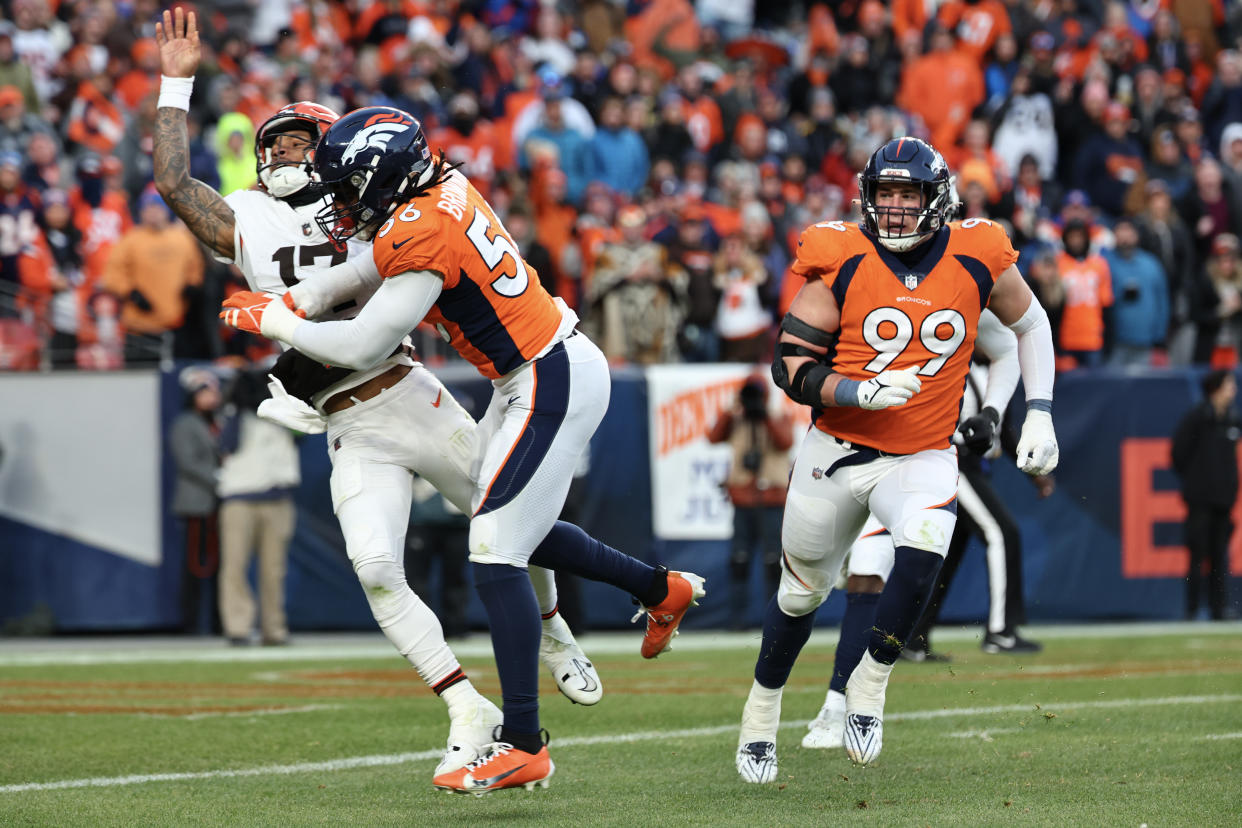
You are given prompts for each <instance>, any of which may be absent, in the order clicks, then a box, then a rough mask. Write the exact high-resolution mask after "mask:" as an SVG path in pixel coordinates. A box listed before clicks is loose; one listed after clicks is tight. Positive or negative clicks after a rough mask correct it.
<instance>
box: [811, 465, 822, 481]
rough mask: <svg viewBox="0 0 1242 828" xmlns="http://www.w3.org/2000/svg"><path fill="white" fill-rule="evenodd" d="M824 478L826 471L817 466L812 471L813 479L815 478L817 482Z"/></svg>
mask: <svg viewBox="0 0 1242 828" xmlns="http://www.w3.org/2000/svg"><path fill="white" fill-rule="evenodd" d="M823 476H824V470H823V469H821V468H820V467H819V466H816V467H815V468H813V469H811V477H813V478H815V479H816V480H819V479H821V478H822V477H823Z"/></svg>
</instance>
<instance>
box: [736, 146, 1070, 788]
mask: <svg viewBox="0 0 1242 828" xmlns="http://www.w3.org/2000/svg"><path fill="white" fill-rule="evenodd" d="M859 191H860V197H861V201H862V213H863V221H862V222H861V223H860V224H846V223H845V222H840V221H829V222H822V223H820V224H816V225H813V226H812V227H809V228H807V229H806V230H805V231H804V232H803V233H802V236H801V238H800V239H799V240H798V257H797V260H796V261H795V262H794V264H793V271H794V272H796V273H798V274H800V275H801V276H803V277H804V278H805V279H806V284H805V285H803V286H802V288H801V290H800V291H799V292H798V295H797V296H796V297H795V299H794V301H793V304H792V305H791V306H790V309H789V313H788V314H786V316H785V319H784V321H783V322H782V323H781V336H780V340H779V344H778V347H777V353H776V357H775V359H774V361H773V364H772V375H773V378H774V379H775V380H776V382H777V384H778V385H779V386H780V387H781V388H782V389H784V390H785V393H786V394H788V395H789V396H790V398H791V399H793V400H795V401H797V402H800V403H803V404H805V405H809V406H811V407H812V408H813V409H815V427H814V428H812V429H811V430H810V432H809V433H808V434H807V436H806V439H805V440H804V442H803V444H802V446H801V448H800V449H799V451H798V457H797V460H796V461H795V463H794V469H793V473H792V475H791V478H790V484H789V495H788V499H787V500H786V504H785V516H784V522H783V525H782V528H781V546H782V550H783V554H784V557H783V561H782V564H783V567H782V573H781V584H780V587H779V589H778V590H777V594H776V595H775V596H774V597H773V599H772V601H771V603H770V604H769V605H768V609H767V611H766V614H765V617H764V627H763V643H762V645H761V647H760V651H759V658H758V661H757V662H756V664H755V680H754V683H753V684H752V686H751V691H750V695H749V697H748V698H747V700H746V706H745V708H744V710H743V713H742V728H741V734H740V738H739V740H738V750H737V754H736V766H737V769H738V772H739V774H740V775H741V776H742V778H743V779H744V780H746V781H747V782H771V781H772V780H774V779H775V778H776V773H777V760H776V733H777V728H778V727H779V725H780V704H781V691H782V690H783V688H784V685H785V682H786V681H787V680H788V678H789V673H790V671H791V670H792V669H793V665H794V661H795V660H796V659H797V656H798V653H799V651H800V650H801V649H802V646H803V645H804V644H805V643H806V640H807V638H808V637H809V636H810V633H811V626H812V624H813V620H814V614H815V610H816V609H817V608H818V607H819V605H820V604H822V603H823V601H824V599H825V598H826V597H827V596H828V592H829V590H830V588H831V587H832V585H833V584H834V583H835V582H836V580H837V577H838V575H839V573H840V571H841V563H842V560H843V558H844V556H845V555H846V553H847V552H848V550H849V548H850V545H851V544H852V543H853V542H854V539H855V538H857V537H858V534H859V531H860V530H861V529H862V526H863V523H864V522H865V521H866V519H867V515H868V514H869V513H870V514H874V515H875V516H876V517H877V518H878V519H879V520H880V522H881V524H883V525H884V526H886V527H888V529H889V531H890V533H891V534H892V538H893V545H894V546H895V555H894V564H893V569H892V572H891V574H890V576H889V579H888V582H887V583H886V584H885V586H884V590H883V592H882V593H881V595H880V599H879V601H878V603H877V606H876V619H875V625H874V627H873V628H872V632H871V637H870V641H869V642H868V645H867V652H866V653H864V654H863V656H862V659H861V660H860V662H859V664H858V666H857V667H856V668H855V669H854V671H853V673H852V674H851V675H850V678H849V681H848V682H847V685H846V727H845V746H846V753H847V754H848V755H849V757H850V758H851V759H852V760H854V761H855V762H857V763H860V764H867V763H869V762H871V761H873V760H874V759H875V758H876V757H877V756H878V755H879V753H880V748H881V735H882V719H883V713H884V692H885V688H886V686H887V684H888V677H889V673H890V672H891V670H892V667H893V663H894V662H896V660H897V657H898V655H899V654H900V652H901V649H902V647H903V646H904V644H905V642H906V639H907V638H908V637H909V634H910V631H911V630H912V629H913V628H914V625H915V623H916V622H917V621H918V617H919V612H920V610H921V609H922V607H923V604H924V603H925V602H926V600H927V597H928V594H929V592H930V590H931V587H932V585H933V583H934V582H935V578H936V573H937V571H938V570H939V568H940V564H941V562H942V561H943V559H944V555H945V552H946V550H947V547H948V544H949V538H950V536H951V535H952V534H953V524H954V521H955V512H956V508H955V507H956V490H957V454H956V450H955V448H954V447H953V444H952V436H953V432H954V430H955V429H956V427H957V419H958V409H959V405H960V403H961V399H962V394H963V391H964V388H965V379H966V372H967V370H968V368H969V363H970V356H971V353H972V351H973V350H974V345H975V337H976V333H977V326H978V320H979V316H980V314H981V313H982V311H983V309H984V308H985V307H986V308H989V309H991V310H992V312H993V313H995V314H996V316H997V318H999V319H1000V321H1001V322H1003V323H1004V324H1006V325H1008V326H1009V327H1010V328H1011V329H1012V330H1013V331H1014V333H1016V334H1017V337H1018V359H1019V365H1020V369H1021V374H1022V379H1023V382H1024V384H1025V387H1026V397H1027V416H1026V421H1025V423H1024V424H1023V427H1022V436H1021V440H1020V442H1019V445H1018V465H1019V467H1020V468H1021V469H1022V470H1023V471H1025V472H1027V473H1029V474H1044V473H1047V472H1049V471H1051V470H1052V469H1053V468H1054V467H1055V466H1056V463H1057V443H1056V435H1055V433H1054V431H1053V428H1052V414H1051V410H1052V380H1053V350H1052V336H1051V331H1050V328H1049V326H1048V317H1047V315H1046V314H1045V313H1044V310H1043V308H1042V307H1040V305H1039V303H1038V302H1037V301H1036V300H1035V298H1034V297H1033V296H1032V294H1031V291H1030V289H1029V288H1028V287H1027V286H1026V283H1025V282H1024V281H1023V279H1022V275H1021V274H1020V273H1019V272H1018V269H1017V268H1016V267H1015V266H1014V262H1015V261H1016V259H1017V254H1016V253H1015V252H1014V250H1013V247H1012V246H1011V245H1010V243H1009V239H1008V236H1006V234H1005V231H1004V230H1003V229H1002V228H1001V227H1000V225H998V224H994V223H993V222H991V221H988V220H986V219H971V220H968V221H964V222H952V223H950V222H949V218H950V213H951V211H952V210H953V209H954V208H955V205H954V202H953V196H952V180H951V178H950V176H949V171H948V168H947V166H946V165H945V163H944V159H943V158H942V157H941V155H940V153H939V152H937V151H936V150H935V149H934V148H933V147H932V146H931V145H930V144H927V143H926V142H924V141H921V140H919V139H917V138H897V139H894V140H892V141H889V142H888V143H886V144H884V145H883V146H881V147H880V148H879V149H878V150H876V152H875V153H874V154H873V155H872V156H871V158H870V160H869V161H868V162H867V165H866V167H865V168H864V169H863V172H862V173H861V174H860V176H859ZM989 422H990V421H989Z"/></svg>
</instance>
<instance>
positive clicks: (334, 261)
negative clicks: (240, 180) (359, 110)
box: [221, 190, 415, 413]
mask: <svg viewBox="0 0 1242 828" xmlns="http://www.w3.org/2000/svg"><path fill="white" fill-rule="evenodd" d="M224 201H225V203H226V204H228V205H229V207H230V208H232V210H233V219H234V220H233V250H234V258H233V260H232V262H233V264H235V265H237V267H238V269H240V270H241V272H242V275H243V276H245V277H246V283H247V284H248V285H249V286H250V289H251V290H259V291H264V292H267V293H276V294H283V293H284V292H285V291H286V290H288V289H289V288H290V287H292V286H293V285H295V284H297V283H298V282H299V281H300V280H302V279H307V278H311V277H312V276H314V275H316V274H318V273H322V272H323V271H325V270H327V269H328V268H330V267H333V266H334V265H339V264H341V263H343V262H345V261H346V260H347V259H352V258H354V257H355V256H368V257H369V256H371V255H372V254H371V245H370V244H368V243H365V242H354V241H350V242H347V243H346V247H345V250H343V251H342V250H338V249H337V248H336V247H335V246H334V245H333V244H332V242H330V241H329V240H328V237H327V236H325V235H324V234H323V231H322V230H320V229H319V224H318V223H316V221H315V213H317V212H319V211H320V210H322V209H323V208H324V206H325V204H326V203H327V202H326V199H325V200H322V201H314V202H311V203H310V204H306V205H303V206H301V207H293V206H290V205H289V204H288V202H285V201H282V200H281V199H279V198H274V197H272V196H270V195H268V194H267V193H265V192H263V191H262V190H234V191H233V192H231V193H229V194H228V195H227V196H225V197H224ZM221 261H226V262H227V261H229V260H228V259H221ZM376 287H377V289H378V284H377V285H376ZM373 293H374V291H371V292H369V293H361V294H359V295H358V296H357V297H356V298H355V299H354V300H351V301H347V302H343V303H341V304H340V305H338V306H337V307H336V308H333V309H332V311H330V312H329V313H326V314H323V315H322V316H320V317H318V318H319V319H320V320H337V319H352V318H353V317H354V316H356V315H357V314H358V311H359V310H360V309H361V308H362V306H363V305H364V304H366V301H367V300H368V299H370V298H371V295H372V294H373ZM402 344H403V345H405V346H407V347H408V346H409V345H410V340H409V337H406V338H405V340H404V341H403V343H402ZM397 363H400V364H402V365H414V364H415V363H414V361H413V360H412V359H411V358H410V357H409V356H408V355H407V354H406V353H405V352H398V353H396V354H394V355H393V356H390V357H389V358H388V359H386V360H384V361H382V362H380V363H379V364H378V365H374V366H372V367H371V368H368V369H366V370H365V371H355V372H354V373H352V374H350V375H349V376H347V377H346V378H345V379H343V380H342V381H340V382H337V383H335V384H333V385H331V386H329V387H327V388H324V389H322V390H320V391H319V392H318V393H316V394H315V398H314V400H313V401H312V402H313V404H314V406H315V408H316V409H317V410H319V411H320V413H322V412H323V409H322V406H323V403H324V401H326V400H327V399H329V398H330V397H332V395H334V394H336V393H338V392H339V391H343V390H345V389H347V388H354V387H356V386H358V385H361V384H362V383H363V382H366V381H367V380H368V379H370V378H371V377H373V376H376V375H377V374H382V373H383V372H384V371H387V370H388V369H389V368H391V367H392V366H393V365H394V364H397Z"/></svg>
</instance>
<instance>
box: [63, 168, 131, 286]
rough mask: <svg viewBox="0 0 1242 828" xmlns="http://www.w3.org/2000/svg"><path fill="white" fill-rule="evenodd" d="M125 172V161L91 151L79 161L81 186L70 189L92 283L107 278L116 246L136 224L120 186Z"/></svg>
mask: <svg viewBox="0 0 1242 828" xmlns="http://www.w3.org/2000/svg"><path fill="white" fill-rule="evenodd" d="M121 172H122V168H121V163H120V162H119V161H117V160H116V159H115V158H113V157H112V156H108V157H106V158H100V157H99V156H98V155H95V154H94V153H90V154H88V155H85V156H83V157H82V159H81V160H80V161H79V162H78V165H77V178H78V185H77V186H76V187H75V188H74V189H72V190H70V191H69V206H70V207H71V208H72V210H73V223H74V225H75V226H76V227H77V228H78V230H79V231H81V233H82V257H83V270H84V271H85V273H86V281H87V282H88V283H89V284H91V285H95V284H98V283H99V280H100V279H102V278H103V273H104V268H105V266H106V265H107V262H108V256H109V255H110V253H111V251H112V246H113V245H115V244H116V243H117V241H119V240H120V238H121V236H122V234H124V233H126V232H128V231H129V228H130V227H131V226H132V225H133V223H134V222H133V219H132V218H131V217H130V212H129V200H128V199H126V197H125V193H124V191H122V190H121V189H120V186H119V182H118V179H119V178H120V176H121Z"/></svg>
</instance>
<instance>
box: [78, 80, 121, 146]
mask: <svg viewBox="0 0 1242 828" xmlns="http://www.w3.org/2000/svg"><path fill="white" fill-rule="evenodd" d="M111 95H112V78H111V77H110V76H109V75H108V74H107V73H106V72H100V73H98V74H96V75H94V76H93V77H91V78H90V79H89V80H87V81H84V82H83V83H82V84H81V85H79V86H78V94H77V97H76V98H74V101H73V105H72V106H71V107H70V108H69V128H68V129H67V130H66V133H65V134H66V135H67V137H68V138H69V140H70V141H72V142H73V143H75V144H78V145H79V146H81V147H84V148H85V149H88V150H93V151H94V152H97V153H99V154H100V155H110V154H111V153H112V151H113V150H114V149H115V148H116V145H117V143H119V142H120V140H121V136H122V135H124V134H125V119H124V117H123V116H122V115H121V110H120V109H118V108H117V105H116V104H114V103H113V102H112V100H111V97H110V96H111Z"/></svg>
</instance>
